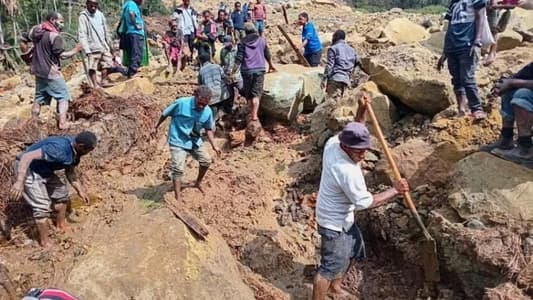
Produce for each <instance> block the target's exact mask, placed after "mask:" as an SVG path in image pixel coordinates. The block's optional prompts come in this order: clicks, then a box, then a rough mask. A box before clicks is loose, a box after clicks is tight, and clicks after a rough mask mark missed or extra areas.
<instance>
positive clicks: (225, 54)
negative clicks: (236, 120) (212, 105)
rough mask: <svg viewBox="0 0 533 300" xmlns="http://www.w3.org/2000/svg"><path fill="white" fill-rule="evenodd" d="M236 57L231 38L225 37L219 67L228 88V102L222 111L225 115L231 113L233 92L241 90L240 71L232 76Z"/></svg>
mask: <svg viewBox="0 0 533 300" xmlns="http://www.w3.org/2000/svg"><path fill="white" fill-rule="evenodd" d="M236 57H237V47H236V46H235V43H234V40H233V38H232V37H231V36H229V35H228V36H226V38H225V39H224V48H222V51H221V52H220V66H221V67H222V69H223V70H224V78H225V80H226V85H227V87H228V101H226V102H225V104H224V106H223V109H224V112H225V113H226V114H231V113H232V112H233V104H234V103H235V97H236V95H237V93H235V91H236V90H237V91H239V92H240V91H241V90H242V76H241V72H240V70H237V72H236V73H235V74H232V72H233V68H234V67H235V60H236Z"/></svg>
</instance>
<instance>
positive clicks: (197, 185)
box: [194, 183, 205, 194]
mask: <svg viewBox="0 0 533 300" xmlns="http://www.w3.org/2000/svg"><path fill="white" fill-rule="evenodd" d="M194 187H195V188H197V189H198V190H199V191H200V192H201V193H202V194H205V192H204V189H203V188H202V186H201V185H200V184H198V183H197V184H195V185H194Z"/></svg>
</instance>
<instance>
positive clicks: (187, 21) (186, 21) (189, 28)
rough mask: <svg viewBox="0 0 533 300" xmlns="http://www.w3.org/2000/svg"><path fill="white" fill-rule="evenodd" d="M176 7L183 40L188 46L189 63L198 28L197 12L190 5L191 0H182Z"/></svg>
mask: <svg viewBox="0 0 533 300" xmlns="http://www.w3.org/2000/svg"><path fill="white" fill-rule="evenodd" d="M177 9H179V10H180V11H181V23H180V24H179V27H180V28H181V30H182V31H183V40H184V42H185V43H186V44H187V45H188V46H189V53H187V58H188V61H189V63H190V62H192V57H193V54H194V38H195V36H196V31H197V30H198V20H197V17H198V13H197V12H196V10H195V9H194V8H193V7H192V6H191V0H183V3H182V4H181V5H180V6H178V8H177Z"/></svg>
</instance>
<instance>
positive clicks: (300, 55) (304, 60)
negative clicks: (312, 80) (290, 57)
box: [278, 25, 311, 67]
mask: <svg viewBox="0 0 533 300" xmlns="http://www.w3.org/2000/svg"><path fill="white" fill-rule="evenodd" d="M278 29H279V31H281V34H283V36H284V37H285V39H287V42H289V45H291V48H292V50H294V53H296V56H297V57H298V59H299V60H300V63H301V64H302V65H304V66H306V67H311V65H309V63H308V62H307V59H305V57H304V56H303V54H302V52H301V51H300V49H298V47H296V45H295V44H294V42H293V41H292V40H291V37H290V36H289V35H288V34H287V32H286V31H285V29H284V28H283V26H281V25H278Z"/></svg>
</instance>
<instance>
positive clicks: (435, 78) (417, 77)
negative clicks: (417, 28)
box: [362, 45, 453, 115]
mask: <svg viewBox="0 0 533 300" xmlns="http://www.w3.org/2000/svg"><path fill="white" fill-rule="evenodd" d="M436 60H437V56H436V55H435V54H433V53H432V52H431V51H430V50H427V49H425V48H422V47H417V46H414V45H401V46H396V47H393V48H390V49H388V50H387V51H383V52H381V54H380V55H378V56H373V57H365V58H363V59H362V68H363V69H364V70H365V72H366V73H367V74H369V75H370V79H371V80H372V81H374V82H375V83H376V84H377V85H378V86H379V88H380V90H381V91H383V92H384V93H385V94H387V95H390V96H394V97H396V98H397V99H398V100H400V101H401V102H402V103H404V104H405V105H407V106H409V107H410V108H411V109H413V110H414V111H416V112H420V113H423V114H428V115H435V114H437V113H439V112H440V111H442V110H444V109H446V108H448V107H449V106H450V105H451V104H452V103H453V102H452V100H453V96H452V95H453V92H452V88H451V84H450V80H449V78H447V76H446V75H444V74H439V73H438V72H435V69H434V68H435V67H434V66H435V64H436Z"/></svg>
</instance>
